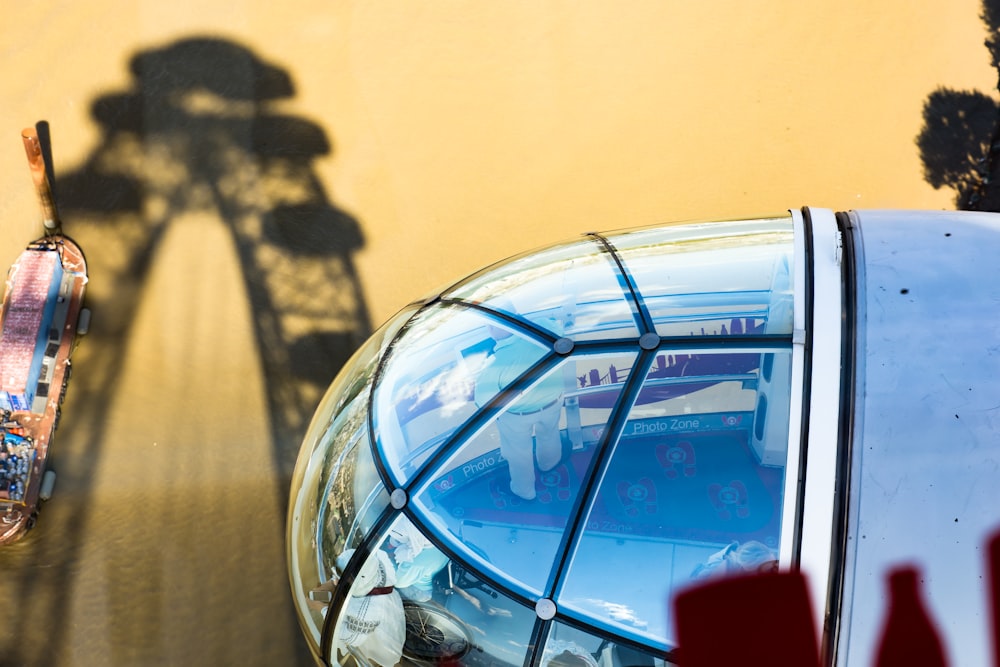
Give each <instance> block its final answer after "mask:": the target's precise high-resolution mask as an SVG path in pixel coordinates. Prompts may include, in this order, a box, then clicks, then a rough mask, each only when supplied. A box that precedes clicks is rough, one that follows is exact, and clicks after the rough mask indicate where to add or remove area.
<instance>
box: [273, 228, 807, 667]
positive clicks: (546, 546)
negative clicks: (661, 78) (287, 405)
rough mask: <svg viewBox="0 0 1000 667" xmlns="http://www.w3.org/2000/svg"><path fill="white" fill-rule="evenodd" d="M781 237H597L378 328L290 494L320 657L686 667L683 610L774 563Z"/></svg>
mask: <svg viewBox="0 0 1000 667" xmlns="http://www.w3.org/2000/svg"><path fill="white" fill-rule="evenodd" d="M792 226H793V225H792V218H791V217H790V216H784V217H774V218H768V219H757V220H742V221H732V222H721V223H718V222H717V223H711V224H692V225H676V226H666V227H658V228H651V229H640V230H632V231H624V232H618V233H612V234H606V235H601V234H590V235H587V236H585V237H583V238H582V239H579V240H576V241H573V242H570V243H565V244H560V245H555V246H552V247H549V248H545V249H543V250H540V251H535V252H532V253H527V254H524V255H521V256H518V257H514V258H512V259H510V260H508V261H506V262H502V263H499V264H497V265H494V266H492V267H489V268H487V269H484V270H483V271H480V272H479V273H476V274H474V275H472V276H470V277H469V278H467V279H465V280H463V281H461V282H459V283H458V284H456V285H454V286H453V287H451V288H450V289H448V290H446V291H445V292H444V293H442V294H441V295H439V296H438V297H437V298H434V299H431V300H428V301H427V302H424V303H420V304H415V305H413V306H411V307H410V308H408V309H405V310H404V311H402V312H401V313H400V314H398V315H397V316H396V317H395V318H393V320H391V321H390V322H389V323H387V324H386V325H385V326H384V327H383V328H382V329H381V330H379V331H378V332H377V333H376V334H375V335H374V336H373V337H372V339H371V340H370V341H369V342H368V343H367V344H366V345H365V346H364V347H363V348H362V349H361V350H359V351H358V353H357V354H356V355H355V356H354V357H353V358H352V360H351V361H350V362H349V363H348V364H347V365H346V366H345V368H344V369H343V370H342V372H341V374H340V375H339V376H338V378H337V379H336V380H335V381H334V383H333V385H332V386H331V388H330V390H329V391H328V393H327V395H326V397H325V398H324V400H323V402H322V404H321V405H320V407H319V409H318V410H317V414H316V416H315V417H314V420H313V423H312V425H311V427H310V431H309V434H308V435H307V438H306V441H305V443H304V445H303V450H302V452H301V454H300V457H299V463H298V465H297V468H296V473H295V477H294V479H293V488H292V506H291V509H290V521H289V564H290V569H291V578H292V584H293V591H294V592H295V598H296V603H297V606H298V608H299V611H300V617H301V619H302V623H303V627H304V629H305V631H306V636H307V637H308V638H309V640H310V643H311V645H312V646H313V649H314V651H315V652H316V654H317V655H318V656H319V657H320V658H321V659H323V660H324V661H326V662H327V663H328V664H348V663H349V662H350V661H352V660H353V661H354V662H356V663H357V664H362V665H363V664H373V665H385V666H388V665H395V664H401V665H403V664H418V665H421V664H437V663H439V662H443V661H451V662H452V664H456V663H455V661H458V662H457V664H491V665H505V664H510V665H523V664H526V663H525V660H526V659H528V660H530V664H540V665H547V664H552V665H553V666H555V665H559V664H594V665H597V664H615V663H614V662H613V661H614V660H615V659H617V660H618V661H619V663H621V657H620V656H621V655H622V654H629V655H632V654H634V655H637V656H643V658H642V660H643V661H641V662H634V663H628V664H642V665H646V664H649V665H666V664H672V663H670V662H669V655H670V653H669V652H670V650H671V649H672V647H673V642H672V636H671V635H672V625H671V619H670V618H669V617H668V616H669V611H670V610H669V599H670V596H671V594H672V593H673V592H674V591H676V590H680V588H682V587H683V586H685V585H688V584H689V583H690V582H692V581H696V580H698V579H700V578H703V577H710V576H719V575H722V574H724V573H726V572H734V571H745V570H748V569H755V568H760V567H770V566H771V565H772V564H773V563H774V562H775V561H776V560H777V558H778V550H779V543H780V540H781V535H782V525H781V518H782V506H783V498H784V484H785V474H784V467H785V462H786V455H787V448H788V412H789V400H790V399H789V397H790V391H791V364H792V354H791V349H792V345H791V341H792V304H793V294H792V271H793V268H794V262H793V259H794V257H793V256H794V250H793V230H792ZM420 628H423V630H420ZM427 628H433V633H431V635H433V636H431V635H428V634H427V632H428V631H427ZM629 652H631V653H629ZM602 655H603V656H605V657H604V658H603V659H604V660H605V662H603V663H602V662H601V660H602ZM526 656H527V657H526ZM616 656H617V657H616ZM574 660H576V662H573V661H574ZM588 660H589V661H590V662H588ZM608 660H611V661H612V662H607V661H608ZM560 661H562V662H560Z"/></svg>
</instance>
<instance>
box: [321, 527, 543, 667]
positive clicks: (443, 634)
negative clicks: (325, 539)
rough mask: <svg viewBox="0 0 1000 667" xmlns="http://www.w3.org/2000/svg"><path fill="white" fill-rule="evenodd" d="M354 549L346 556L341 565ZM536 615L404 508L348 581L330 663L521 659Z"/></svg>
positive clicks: (492, 662) (512, 662)
mask: <svg viewBox="0 0 1000 667" xmlns="http://www.w3.org/2000/svg"><path fill="white" fill-rule="evenodd" d="M354 553H355V552H354V550H353V549H351V550H348V551H346V552H344V554H342V555H341V557H340V558H339V559H338V570H340V571H343V569H344V567H345V566H346V565H347V561H348V560H349V559H350V558H351V557H352V556H353V555H354ZM534 620H535V614H534V611H533V610H531V609H529V608H527V607H524V606H522V605H520V604H518V603H516V602H514V601H512V600H509V599H507V598H506V597H504V596H501V595H500V594H499V593H497V592H496V591H494V590H492V589H491V588H490V587H488V586H487V585H485V584H484V583H483V582H482V581H479V580H478V579H476V578H475V577H474V576H472V575H471V574H469V573H467V572H466V571H465V570H464V569H463V568H462V567H461V566H460V565H458V564H457V563H453V562H452V561H450V560H449V559H448V557H447V556H445V555H444V554H443V553H442V552H441V551H440V550H438V549H437V548H436V547H435V546H434V545H433V543H432V542H431V541H430V540H428V539H427V537H426V535H425V534H424V533H423V532H422V531H421V530H419V529H418V528H417V526H415V525H414V524H413V523H412V522H411V521H410V520H409V519H408V518H407V517H406V516H405V515H404V514H399V515H398V516H397V517H396V519H395V520H394V521H393V522H392V524H391V525H390V527H389V529H388V530H387V531H386V532H385V534H383V535H382V536H381V537H380V538H379V540H378V541H377V542H376V544H375V545H374V546H373V548H372V551H371V553H370V554H368V556H367V557H366V558H365V562H364V564H363V565H362V566H361V568H360V570H359V572H358V575H357V577H356V578H355V580H354V583H353V584H352V586H351V590H350V593H349V595H348V598H347V601H346V603H345V605H344V607H343V608H342V610H341V614H340V617H339V618H338V619H337V623H336V625H335V629H334V639H333V643H332V651H333V655H331V656H329V658H330V662H331V663H332V664H355V663H356V664H359V665H369V664H376V665H384V666H387V667H388V666H392V665H396V664H418V665H426V664H482V665H521V664H523V661H524V656H525V655H526V654H527V649H528V644H529V641H530V638H531V631H532V628H533V625H534ZM352 658H353V661H354V662H351V659H352Z"/></svg>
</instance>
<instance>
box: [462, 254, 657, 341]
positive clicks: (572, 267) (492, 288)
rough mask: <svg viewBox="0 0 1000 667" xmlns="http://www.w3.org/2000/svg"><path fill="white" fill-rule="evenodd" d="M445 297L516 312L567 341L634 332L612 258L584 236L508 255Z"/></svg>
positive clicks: (633, 335)
mask: <svg viewBox="0 0 1000 667" xmlns="http://www.w3.org/2000/svg"><path fill="white" fill-rule="evenodd" d="M445 296H446V297H447V298H454V299H463V300H468V301H473V302H476V303H481V304H484V305H486V306H488V307H491V308H494V307H495V308H497V309H498V310H500V311H502V312H506V313H507V314H509V315H520V316H522V317H525V318H527V319H528V320H530V321H531V322H533V323H534V324H536V325H538V326H540V327H542V328H549V327H550V325H551V322H553V321H555V322H559V323H560V330H559V335H563V336H567V337H569V338H572V339H573V340H578V341H580V340H606V339H611V338H625V337H635V336H638V332H637V329H636V325H635V320H634V317H633V307H632V305H631V304H630V303H629V302H628V301H627V300H626V295H625V293H624V292H623V290H622V282H621V278H620V276H619V275H618V269H617V267H616V265H615V263H614V259H613V258H612V256H611V255H610V253H608V251H607V250H606V249H605V247H604V246H603V245H602V244H601V243H599V242H598V241H596V240H593V239H587V240H581V241H576V242H574V243H570V244H566V245H560V246H556V247H553V248H548V249H546V250H542V251H540V252H535V253H530V254H526V255H521V256H519V257H514V258H513V259H510V260H507V261H506V262H504V263H502V264H500V265H497V266H493V267H490V268H489V269H486V270H485V271H483V272H481V273H478V274H476V275H474V276H472V277H471V278H469V279H467V280H466V281H464V282H462V283H460V284H459V285H458V286H457V287H456V288H455V289H454V290H452V291H451V292H450V293H449V294H447V295H445Z"/></svg>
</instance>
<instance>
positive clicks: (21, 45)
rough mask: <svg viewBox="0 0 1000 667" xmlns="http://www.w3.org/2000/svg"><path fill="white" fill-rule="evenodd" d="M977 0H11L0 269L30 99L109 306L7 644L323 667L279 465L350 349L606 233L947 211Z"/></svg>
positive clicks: (75, 395)
mask: <svg viewBox="0 0 1000 667" xmlns="http://www.w3.org/2000/svg"><path fill="white" fill-rule="evenodd" d="M917 5H919V6H917ZM978 14H979V4H978V2H976V1H975V0H948V1H947V2H944V1H943V0H942V1H941V2H936V3H912V2H905V1H904V0H885V1H883V2H880V3H871V2H867V1H862V0H840V1H838V2H833V1H826V0H824V1H821V2H779V1H776V0H767V1H764V2H745V1H742V0H719V1H717V2H700V3H692V2H683V1H680V0H666V1H653V0H651V1H637V2H630V3H625V4H623V3H615V2H584V3H578V2H545V3H540V2H536V1H534V0H515V1H512V2H492V3H490V2H479V1H478V0H477V1H465V0H447V1H435V2H420V3H416V2H387V1H376V2H329V1H327V0H322V1H320V0H313V1H292V2H285V3H275V2H262V1H259V0H242V1H237V2H226V3H221V2H219V3H212V2H208V3H206V2H204V0H197V1H195V0H173V1H171V2H163V1H162V0H157V1H155V2H154V1H152V0H138V1H134V0H133V1H130V2H125V1H118V2H116V1H114V0H92V1H90V2H69V1H61V2H60V1H55V0H52V1H49V2H35V3H28V2H23V3H17V4H12V5H11V6H9V7H5V10H4V21H3V24H2V26H0V58H2V60H0V195H2V196H0V234H2V237H3V239H4V242H3V244H2V245H0V265H2V266H6V265H8V264H9V262H10V261H11V260H13V258H14V257H15V256H16V254H17V253H18V252H19V250H20V248H21V247H23V245H24V243H26V242H27V241H28V240H30V239H31V238H32V237H33V236H34V235H37V234H38V233H39V231H40V226H39V223H38V217H37V209H36V206H35V201H34V195H33V193H32V191H31V188H30V180H29V177H28V173H27V168H26V163H25V159H24V156H23V152H22V149H21V146H20V143H19V138H18V133H19V131H20V129H21V128H22V127H23V126H25V125H29V124H32V123H34V122H35V121H36V120H39V119H44V120H47V121H48V122H49V123H50V126H51V129H52V135H53V139H54V153H55V169H56V172H57V176H58V183H57V185H58V187H59V191H58V192H57V195H58V196H59V197H60V201H61V202H63V203H64V216H65V217H66V230H67V232H68V233H70V234H71V235H73V236H74V237H76V238H77V240H79V241H80V242H81V244H82V245H83V247H84V250H85V251H86V252H87V255H88V259H89V260H90V263H91V268H92V281H91V286H90V292H89V294H90V299H91V303H90V305H91V307H92V309H93V310H94V325H93V331H92V334H91V335H90V337H89V338H88V339H86V340H85V341H84V342H83V345H82V347H81V348H80V350H79V355H78V357H77V360H76V362H77V363H76V367H77V373H76V375H75V377H74V379H73V382H72V384H71V387H70V395H69V397H68V399H67V403H66V409H65V414H64V418H63V425H62V427H61V430H60V432H59V434H58V437H57V439H56V441H55V444H54V447H53V456H54V461H53V464H54V466H56V467H57V468H58V470H59V481H58V482H57V488H56V495H55V497H54V499H53V500H52V501H51V502H50V503H49V504H48V505H47V506H46V508H45V511H44V512H43V515H42V517H41V519H40V522H39V526H38V528H37V529H36V530H35V531H34V532H33V533H32V534H31V535H30V536H29V537H28V538H27V539H26V540H25V541H24V542H22V543H20V544H18V545H15V546H14V547H11V548H9V549H6V550H5V551H3V552H2V553H0V574H2V576H0V608H2V609H4V614H5V618H8V619H13V620H10V621H9V622H4V623H3V624H0V664H4V665H6V664H8V663H9V664H28V665H36V664H37V665H41V664H45V665H93V664H113V665H135V664H144V665H145V664H184V665H218V664H245V665H254V664H261V665H265V664H266V665H275V664H282V665H283V664H294V663H295V662H296V661H298V660H302V659H304V658H305V656H304V654H303V652H302V645H303V644H302V640H301V638H300V636H299V632H298V630H297V628H296V626H295V619H294V616H293V613H292V611H291V604H290V601H289V596H288V592H287V584H286V582H285V571H284V551H283V523H284V507H285V505H284V504H285V500H286V499H285V496H284V493H285V489H286V483H287V474H288V470H289V468H290V461H291V459H293V457H294V450H295V448H296V446H297V438H298V437H300V436H301V431H302V429H303V427H304V423H305V420H307V419H308V415H309V414H310V413H311V410H312V407H313V405H314V404H315V401H316V400H317V396H318V392H319V391H321V389H322V387H323V386H324V385H325V383H326V382H328V381H329V379H330V378H331V377H332V375H333V373H334V372H335V371H336V368H337V365H338V363H339V362H340V361H342V359H343V356H344V355H345V354H346V353H347V352H349V351H350V349H351V348H352V347H353V346H354V345H356V343H357V341H358V340H359V337H361V336H363V335H365V334H366V333H367V332H368V331H369V330H370V328H371V327H372V326H374V325H377V324H378V323H379V322H381V321H383V320H384V319H386V318H387V317H388V316H390V315H391V314H392V313H393V312H394V311H395V310H397V309H398V308H400V307H402V306H403V305H404V304H405V303H406V302H407V301H409V300H410V299H412V298H415V297H418V296H421V295H423V294H424V293H426V292H429V291H430V290H431V289H433V288H435V287H437V286H439V285H441V284H443V283H446V282H449V281H451V280H453V279H456V278H458V277H461V276H462V275H464V274H466V273H468V272H469V271H471V270H473V269H475V268H478V267H479V266H482V265H484V264H487V263H489V262H492V261H496V260H498V259H501V258H503V257H506V256H509V255H511V254H513V253H516V252H519V251H521V250H524V249H528V248H531V247H534V246H538V245H542V244H546V243H549V242H553V241H557V240H560V239H563V238H567V237H571V236H573V235H575V234H578V233H580V232H583V231H587V230H595V229H596V230H601V229H614V228H621V227H627V226H634V225H642V224H651V223H656V222H662V221H668V220H677V219H691V218H713V217H726V216H742V215H753V214H757V213H769V212H774V211H781V210H784V209H786V208H788V207H798V206H801V205H804V204H810V205H818V206H828V207H832V208H837V209H846V208H852V207H904V208H949V207H951V206H952V193H951V192H948V191H943V190H942V191H936V190H934V189H933V188H931V187H930V186H929V185H927V184H926V183H925V182H924V180H923V177H922V165H921V162H920V158H919V155H918V152H917V148H916V145H915V143H914V140H915V137H916V136H917V134H918V133H919V132H920V130H921V125H922V122H923V120H922V117H921V112H922V107H923V104H924V101H925V100H926V98H927V95H928V94H930V93H931V92H932V91H933V90H935V89H936V88H938V87H940V86H947V87H951V88H955V89H969V90H973V89H977V90H981V91H985V92H987V93H989V92H990V89H991V87H992V85H993V83H994V81H995V73H994V72H993V71H991V70H990V68H989V60H988V56H987V53H986V50H985V49H984V48H983V46H982V42H983V39H984V37H985V33H984V27H983V24H982V22H981V21H980V19H979V17H978ZM5 136H6V137H7V139H6V140H5V139H3V137H5Z"/></svg>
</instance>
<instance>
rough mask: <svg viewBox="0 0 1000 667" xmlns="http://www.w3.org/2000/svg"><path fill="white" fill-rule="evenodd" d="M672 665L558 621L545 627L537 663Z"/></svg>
mask: <svg viewBox="0 0 1000 667" xmlns="http://www.w3.org/2000/svg"><path fill="white" fill-rule="evenodd" d="M673 664H674V663H672V662H670V661H668V660H666V659H665V658H663V657H662V656H656V655H653V654H652V653H649V652H646V651H641V650H639V649H636V648H633V647H631V646H627V645H624V644H621V643H616V642H615V641H613V640H611V639H608V638H606V637H602V636H601V635H597V634H591V633H588V632H584V631H583V630H580V629H578V628H574V627H573V626H570V625H565V624H563V623H558V622H556V623H553V624H552V625H551V627H550V629H549V636H548V638H547V639H546V641H545V646H544V649H543V650H542V659H541V661H540V662H539V665H540V667H668V666H671V665H673Z"/></svg>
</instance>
